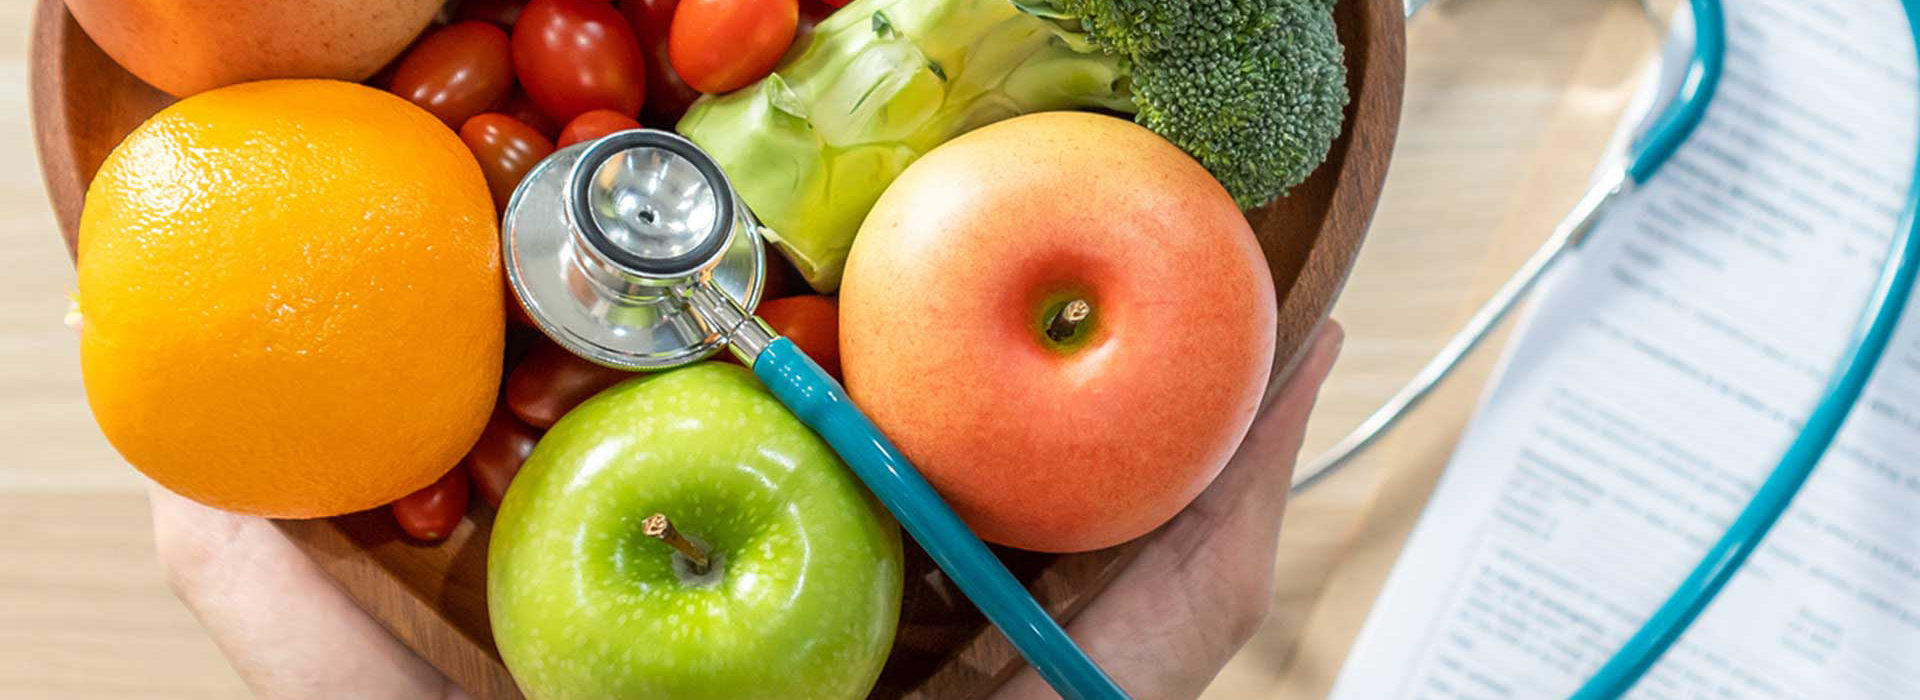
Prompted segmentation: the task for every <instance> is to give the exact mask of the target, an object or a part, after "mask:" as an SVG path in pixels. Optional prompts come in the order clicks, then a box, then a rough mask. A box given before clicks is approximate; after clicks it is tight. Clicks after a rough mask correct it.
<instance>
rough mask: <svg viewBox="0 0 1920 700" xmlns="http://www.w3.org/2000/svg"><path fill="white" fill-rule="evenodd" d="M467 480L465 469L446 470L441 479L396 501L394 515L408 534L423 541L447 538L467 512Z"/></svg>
mask: <svg viewBox="0 0 1920 700" xmlns="http://www.w3.org/2000/svg"><path fill="white" fill-rule="evenodd" d="M468 480H469V477H468V476H467V470H465V469H461V468H459V467H457V466H456V467H454V468H452V469H449V470H447V473H446V474H444V475H442V476H441V477H440V479H439V480H438V481H435V482H433V483H431V484H428V485H427V487H426V488H424V489H420V490H419V491H415V492H413V493H410V494H407V495H405V496H402V497H401V498H400V500H398V501H394V502H393V519H394V520H398V521H400V529H401V530H405V531H406V533H407V536H408V537H412V538H414V539H416V540H420V541H423V542H439V541H440V540H444V539H446V538H447V535H451V534H453V528H455V527H458V526H459V525H460V518H462V517H465V516H466V514H467V501H468V500H469V499H470V498H471V496H470V495H469V494H468V489H469V488H470V486H469V483H468Z"/></svg>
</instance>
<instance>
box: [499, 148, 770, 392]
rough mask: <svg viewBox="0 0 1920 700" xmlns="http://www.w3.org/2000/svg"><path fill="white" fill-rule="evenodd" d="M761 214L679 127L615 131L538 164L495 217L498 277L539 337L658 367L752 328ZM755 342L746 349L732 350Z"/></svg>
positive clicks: (604, 357)
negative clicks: (501, 266)
mask: <svg viewBox="0 0 1920 700" xmlns="http://www.w3.org/2000/svg"><path fill="white" fill-rule="evenodd" d="M759 229H760V226H759V223H758V222H757V221H755V220H754V218H753V215H752V214H751V213H750V212H749V211H748V210H747V207H746V206H745V205H744V204H743V203H742V202H741V201H740V197H739V195H738V194H736V193H735V192H734V190H733V186H732V184H731V183H729V182H728V180H727V176H726V173H725V172H723V171H721V169H720V166H719V165H718V164H717V163H715V162H714V160H713V158H712V157H711V156H708V155H707V153H706V152H705V151H702V150H701V149H700V147H699V146H696V145H694V144H693V142H691V141H688V140H686V139H685V138H682V137H680V136H678V135H676V134H673V133H670V132H665V131H655V130H647V129H638V130H633V131H623V132H620V133H616V134H612V135H609V136H606V137H604V138H601V139H598V140H595V141H591V142H587V143H582V144H576V145H574V146H570V147H568V148H566V149H563V150H561V151H559V152H558V153H555V154H554V155H552V156H550V157H548V158H547V160H545V161H543V162H541V163H540V164H539V165H537V166H535V167H534V169H533V170H532V171H531V172H529V173H528V174H527V176H526V178H525V179H524V180H522V181H521V183H520V186H519V188H518V189H516V190H515V191H514V195H513V198H512V199H511V200H510V201H509V202H508V204H507V211H506V215H505V217H504V221H503V224H502V226H501V244H502V250H501V252H502V256H503V258H504V260H505V263H506V270H507V280H508V283H509V285H511V287H512V289H513V292H514V295H515V296H517V297H518V298H519V300H520V304H521V305H522V306H523V307H524V308H525V309H526V311H527V315H528V316H529V317H530V318H532V319H533V321H534V323H536V324H538V325H539V326H540V330H541V331H543V332H544V333H546V335H547V336H549V337H551V338H553V339H554V341H555V342H558V343H560V344H561V345H562V346H564V347H566V349H567V350H569V351H571V352H573V353H575V354H578V355H580V356H581V357H584V358H587V359H588V360H592V361H593V362H596V363H599V364H602V365H606V366H609V367H615V368H619V369H626V370H635V371H643V370H663V369H670V368H673V367H678V366H681V365H686V364H690V363H693V362H698V361H700V360H703V359H706V358H707V357H709V356H711V355H713V354H714V353H715V352H718V351H720V350H721V349H723V348H726V347H727V346H728V344H729V343H730V342H732V341H734V340H736V337H735V336H736V335H746V336H757V335H759V334H755V333H746V334H741V333H740V331H742V330H743V329H745V330H752V329H753V327H756V326H758V324H757V323H755V322H754V321H753V320H752V313H751V312H752V309H753V308H754V307H755V306H757V305H758V303H759V301H760V289H761V286H762V284H763V282H764V280H765V275H766V271H765V268H766V266H765V254H766V253H765V250H764V248H763V244H762V243H761V238H760V233H759ZM743 349H746V350H752V348H743Z"/></svg>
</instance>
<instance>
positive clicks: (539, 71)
mask: <svg viewBox="0 0 1920 700" xmlns="http://www.w3.org/2000/svg"><path fill="white" fill-rule="evenodd" d="M513 67H514V71H515V72H517V73H518V74H519V75H520V86H521V87H522V88H524V89H525V90H526V91H527V96H528V97H531V98H533V103H534V104H536V105H540V110H541V111H543V112H546V113H547V116H549V117H553V119H554V121H557V122H560V123H563V124H564V123H566V122H569V121H572V120H573V118H574V117H577V116H579V115H580V114H581V113H582V112H587V111H591V110H596V109H611V110H613V111H615V112H619V113H621V114H625V115H627V116H634V115H637V114H639V113H640V106H641V105H643V104H645V103H646V99H647V62H646V59H645V58H644V54H642V52H641V51H640V42H639V41H638V40H636V39H634V37H633V28H632V27H630V26H628V25H627V18H626V17H623V16H621V14H620V11H619V10H615V9H613V6H612V5H610V4H607V3H606V2H605V1H604V0H532V1H531V2H528V3H527V9H526V10H524V11H522V12H521V13H520V22H519V23H518V24H515V25H514V26H513Z"/></svg>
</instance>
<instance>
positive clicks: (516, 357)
mask: <svg viewBox="0 0 1920 700" xmlns="http://www.w3.org/2000/svg"><path fill="white" fill-rule="evenodd" d="M541 340H543V337H542V336H541V335H540V331H536V330H534V329H532V328H528V327H526V326H507V349H506V352H503V353H501V358H500V360H501V362H500V378H501V379H502V380H503V381H502V382H501V383H500V392H501V393H506V390H507V384H506V382H505V381H504V380H505V379H506V378H507V377H509V376H512V374H513V368H515V367H519V366H520V361H521V360H524V359H527V353H530V352H533V348H534V345H535V344H536V343H538V342H539V341H541Z"/></svg>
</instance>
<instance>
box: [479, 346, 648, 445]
mask: <svg viewBox="0 0 1920 700" xmlns="http://www.w3.org/2000/svg"><path fill="white" fill-rule="evenodd" d="M632 376H633V374H632V373H631V372H622V371H620V370H617V369H608V368H606V367H601V366H599V365H596V364H594V363H591V362H588V361H586V360H582V359H580V358H579V357H576V356H574V354H573V353H570V352H567V351H566V349H565V348H562V347H560V346H558V345H555V344H553V343H541V344H540V346H539V347H536V348H534V349H533V352H531V353H528V354H527V359H525V360H521V361H520V366H519V367H516V368H514V370H513V374H511V375H508V376H507V408H509V409H512V411H513V415H515V416H519V417H520V420H523V421H526V422H527V425H531V426H533V427H535V428H539V429H541V430H546V429H548V428H551V427H553V424H554V423H557V422H559V421H560V417H561V416H564V415H566V414H567V412H568V411H571V410H573V407H575V406H578V405H580V403H581V402H583V401H586V400H587V399H590V398H593V395H594V394H598V393H600V391H601V390H602V389H606V388H607V387H610V386H613V385H615V384H619V383H620V382H621V381H622V380H625V379H627V378H629V377H632Z"/></svg>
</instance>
